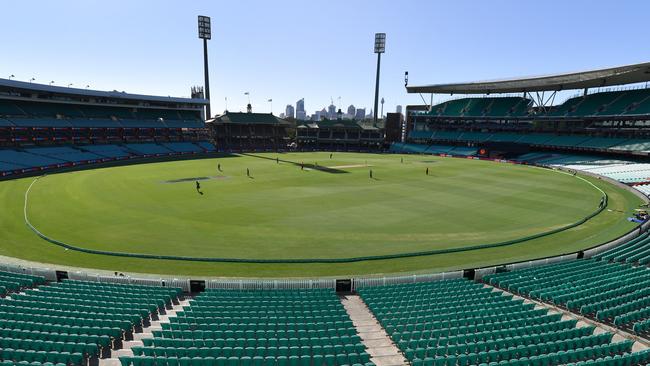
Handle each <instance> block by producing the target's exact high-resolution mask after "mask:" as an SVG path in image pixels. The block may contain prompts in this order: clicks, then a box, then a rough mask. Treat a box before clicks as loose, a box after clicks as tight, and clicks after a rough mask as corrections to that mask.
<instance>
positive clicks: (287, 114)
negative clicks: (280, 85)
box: [284, 104, 294, 118]
mask: <svg viewBox="0 0 650 366" xmlns="http://www.w3.org/2000/svg"><path fill="white" fill-rule="evenodd" d="M293 116H294V111H293V106H292V105H291V104H287V108H285V110H284V117H285V118H293Z"/></svg>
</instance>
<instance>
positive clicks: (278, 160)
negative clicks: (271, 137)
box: [275, 156, 280, 164]
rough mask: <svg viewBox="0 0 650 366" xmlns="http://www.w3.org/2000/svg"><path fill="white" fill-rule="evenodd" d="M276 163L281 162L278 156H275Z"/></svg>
mask: <svg viewBox="0 0 650 366" xmlns="http://www.w3.org/2000/svg"><path fill="white" fill-rule="evenodd" d="M275 163H276V164H280V158H279V157H277V156H276V157H275Z"/></svg>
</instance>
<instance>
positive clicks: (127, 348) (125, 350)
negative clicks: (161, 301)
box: [99, 298, 190, 366]
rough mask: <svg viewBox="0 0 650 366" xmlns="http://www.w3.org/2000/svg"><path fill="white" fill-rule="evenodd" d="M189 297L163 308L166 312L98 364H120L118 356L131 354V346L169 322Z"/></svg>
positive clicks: (136, 345)
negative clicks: (170, 306) (168, 307)
mask: <svg viewBox="0 0 650 366" xmlns="http://www.w3.org/2000/svg"><path fill="white" fill-rule="evenodd" d="M189 305H190V301H189V298H186V299H184V300H182V301H179V303H178V304H174V305H173V306H172V308H171V310H170V309H165V312H166V314H163V315H159V316H158V320H155V321H152V322H151V325H149V326H148V327H144V328H143V329H142V333H134V334H133V340H132V341H124V342H122V348H121V349H118V350H113V351H112V352H111V358H104V359H100V360H99V366H120V360H119V359H118V357H120V356H133V351H132V350H131V347H138V346H139V347H142V346H144V344H143V343H142V339H144V338H153V334H152V331H154V330H161V329H162V326H161V324H162V323H169V318H170V317H173V316H176V312H177V311H182V310H183V307H184V306H189Z"/></svg>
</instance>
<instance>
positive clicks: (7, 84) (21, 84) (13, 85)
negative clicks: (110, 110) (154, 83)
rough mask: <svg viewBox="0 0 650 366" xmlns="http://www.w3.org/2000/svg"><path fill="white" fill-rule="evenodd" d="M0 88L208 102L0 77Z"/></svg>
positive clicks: (81, 95)
mask: <svg viewBox="0 0 650 366" xmlns="http://www.w3.org/2000/svg"><path fill="white" fill-rule="evenodd" d="M0 88H3V89H17V90H21V91H27V92H30V91H32V92H39V93H52V94H62V95H69V96H73V97H93V98H111V99H123V100H136V101H146V102H162V103H188V104H208V103H209V102H208V100H207V99H200V98H177V97H163V96H157V95H143V94H130V93H124V92H118V91H101V90H90V89H80V88H66V87H63V86H54V85H45V84H36V83H28V82H25V81H18V80H9V79H0Z"/></svg>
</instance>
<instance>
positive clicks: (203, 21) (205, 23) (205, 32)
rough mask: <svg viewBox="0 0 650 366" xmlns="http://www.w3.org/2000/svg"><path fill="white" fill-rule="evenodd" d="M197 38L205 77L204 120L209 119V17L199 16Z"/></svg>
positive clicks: (210, 35) (210, 31)
mask: <svg viewBox="0 0 650 366" xmlns="http://www.w3.org/2000/svg"><path fill="white" fill-rule="evenodd" d="M199 38H200V39H202V40H203V74H204V76H205V99H207V100H208V104H206V105H205V119H210V117H211V116H212V114H211V113H210V77H209V75H208V39H211V38H212V30H211V29H210V17H206V16H203V15H199Z"/></svg>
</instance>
